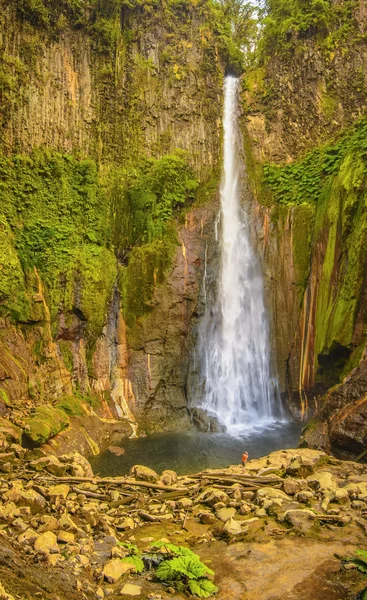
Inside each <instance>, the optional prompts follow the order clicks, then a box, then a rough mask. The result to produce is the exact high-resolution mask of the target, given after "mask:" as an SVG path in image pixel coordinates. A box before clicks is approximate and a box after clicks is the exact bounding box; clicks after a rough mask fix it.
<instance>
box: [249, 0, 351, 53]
mask: <svg viewBox="0 0 367 600" xmlns="http://www.w3.org/2000/svg"><path fill="white" fill-rule="evenodd" d="M357 6H358V2H357V0H346V1H344V2H338V3H334V2H332V1H331V0H311V1H309V0H266V1H265V10H264V17H263V19H262V27H263V29H262V35H261V39H260V43H259V56H260V58H261V60H263V61H266V60H267V59H268V57H269V56H272V55H274V54H278V53H286V52H290V51H295V50H296V49H298V50H299V49H300V48H301V47H302V43H304V42H305V41H306V40H307V39H309V38H311V37H313V38H314V39H316V40H318V42H319V44H320V47H322V48H324V49H326V50H329V51H330V50H332V49H334V48H335V47H336V46H337V45H338V44H340V43H341V42H345V41H346V39H347V38H348V44H349V43H350V42H351V41H353V42H354V41H356V40H357V39H359V38H360V32H359V31H358V26H357V23H356V21H355V14H354V12H355V10H356V8H357Z"/></svg>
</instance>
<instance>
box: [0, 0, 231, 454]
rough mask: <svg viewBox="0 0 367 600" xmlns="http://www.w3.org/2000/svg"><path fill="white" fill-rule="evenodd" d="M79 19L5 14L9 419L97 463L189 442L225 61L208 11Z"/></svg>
mask: <svg viewBox="0 0 367 600" xmlns="http://www.w3.org/2000/svg"><path fill="white" fill-rule="evenodd" d="M80 4H81V6H79V5H78V7H76V5H74V4H73V3H70V2H64V3H56V2H51V3H45V4H43V3H42V2H40V3H38V4H37V5H32V4H29V3H27V2H21V1H19V2H18V1H15V0H2V2H1V11H0V12H1V15H0V50H1V55H0V60H1V63H0V75H1V77H0V80H1V81H0V102H1V111H0V112H1V118H0V128H1V141H0V147H1V157H0V161H1V190H0V194H1V198H0V205H1V208H0V222H1V226H0V237H1V239H2V246H1V255H0V263H1V271H2V280H1V282H0V326H1V337H0V364H1V368H0V415H1V418H2V419H3V420H4V422H3V423H2V425H3V427H8V426H9V424H8V422H7V420H8V419H10V420H11V421H12V423H13V424H14V425H15V426H18V427H19V428H20V429H21V430H23V431H24V432H25V433H26V436H27V437H28V438H29V440H30V441H31V442H34V443H43V442H45V441H46V440H47V439H48V438H50V437H53V436H54V434H55V433H56V432H57V431H60V430H62V429H65V433H64V434H63V435H64V438H65V436H66V437H67V436H69V438H70V439H71V438H73V437H74V436H75V428H74V430H73V433H70V432H71V431H72V426H71V425H70V418H72V422H75V419H79V420H81V422H82V423H84V425H81V426H80V427H79V432H80V429H83V428H84V429H85V432H84V433H85V435H84V437H83V436H81V437H83V440H82V441H80V445H81V446H83V448H85V452H86V453H88V452H95V451H97V450H98V446H99V447H101V446H103V445H106V443H108V440H109V438H110V437H111V436H112V435H114V436H115V435H116V436H118V435H120V436H121V435H131V434H133V433H134V432H136V431H137V428H138V426H140V430H142V431H147V432H152V431H154V430H165V429H175V428H180V429H181V428H185V427H188V426H190V420H189V417H188V411H187V408H186V399H185V392H184V387H185V376H186V375H185V372H186V371H185V369H186V367H185V365H186V364H187V340H186V338H187V332H188V330H189V327H190V321H191V317H192V314H193V311H194V309H195V303H196V296H197V293H198V289H199V285H200V282H201V279H202V271H203V264H204V263H203V258H204V242H203V235H205V229H206V227H207V226H208V223H210V222H212V220H213V210H214V209H213V206H214V205H213V202H214V204H215V202H216V195H217V179H218V177H217V173H218V162H219V156H220V127H221V126H220V118H221V103H222V82H223V73H224V66H223V65H224V58H223V56H224V55H225V53H226V49H225V47H224V45H223V36H222V37H220V36H219V35H218V33H217V31H216V21H215V19H217V18H218V15H217V14H216V13H213V10H212V8H211V5H210V3H209V2H204V3H201V4H200V6H196V5H195V3H187V4H182V5H181V4H180V3H174V2H172V3H167V4H165V5H164V6H163V5H160V3H158V4H156V3H153V4H151V3H149V2H147V3H132V4H131V3H130V5H128V4H129V3H124V2H122V3H116V2H108V1H106V2H104V3H96V4H95V5H94V4H91V5H90V6H88V7H87V6H86V5H85V4H84V3H80ZM195 197H196V203H195V204H193V202H194V199H195ZM204 205H205V207H204ZM60 411H61V412H60ZM116 423H117V424H118V425H117V426H116ZM109 424H110V425H109ZM67 425H68V427H67ZM68 432H69V433H68ZM79 437H80V436H79ZM70 439H69V441H70ZM111 439H112V438H111ZM111 439H110V441H111ZM58 440H59V436H57V438H55V440H54V441H53V442H52V441H51V444H53V446H54V448H53V449H54V451H55V452H57V451H58V448H59V447H64V446H65V443H64V442H63V441H62V439H61V438H60V440H61V441H58Z"/></svg>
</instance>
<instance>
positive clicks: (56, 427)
mask: <svg viewBox="0 0 367 600" xmlns="http://www.w3.org/2000/svg"><path fill="white" fill-rule="evenodd" d="M69 423H70V419H69V417H68V415H67V414H66V412H65V411H64V410H62V409H61V408H56V407H51V406H38V407H37V408H36V410H35V412H34V414H33V415H32V416H31V417H29V418H28V419H27V420H26V431H27V436H28V437H29V438H30V439H31V440H32V441H33V442H36V443H37V444H44V443H45V442H47V440H48V439H49V438H50V437H53V436H54V435H56V434H57V433H59V432H60V431H62V430H63V429H65V428H66V427H68V425H69Z"/></svg>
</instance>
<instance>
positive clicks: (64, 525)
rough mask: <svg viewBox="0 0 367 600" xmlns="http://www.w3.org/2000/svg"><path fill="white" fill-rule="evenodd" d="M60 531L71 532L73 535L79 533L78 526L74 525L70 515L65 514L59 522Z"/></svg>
mask: <svg viewBox="0 0 367 600" xmlns="http://www.w3.org/2000/svg"><path fill="white" fill-rule="evenodd" d="M59 525H60V529H62V530H63V531H71V532H72V533H77V532H78V531H79V528H78V526H77V525H76V524H75V523H74V521H73V520H72V518H71V517H70V515H68V514H63V515H62V516H61V517H60V520H59Z"/></svg>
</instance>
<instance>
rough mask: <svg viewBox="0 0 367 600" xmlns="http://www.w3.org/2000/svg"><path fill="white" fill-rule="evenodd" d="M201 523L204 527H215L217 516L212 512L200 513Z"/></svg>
mask: <svg viewBox="0 0 367 600" xmlns="http://www.w3.org/2000/svg"><path fill="white" fill-rule="evenodd" d="M199 518H200V523H203V524H204V525H213V523H214V522H215V516H214V515H213V513H211V512H204V513H200V515H199Z"/></svg>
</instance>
